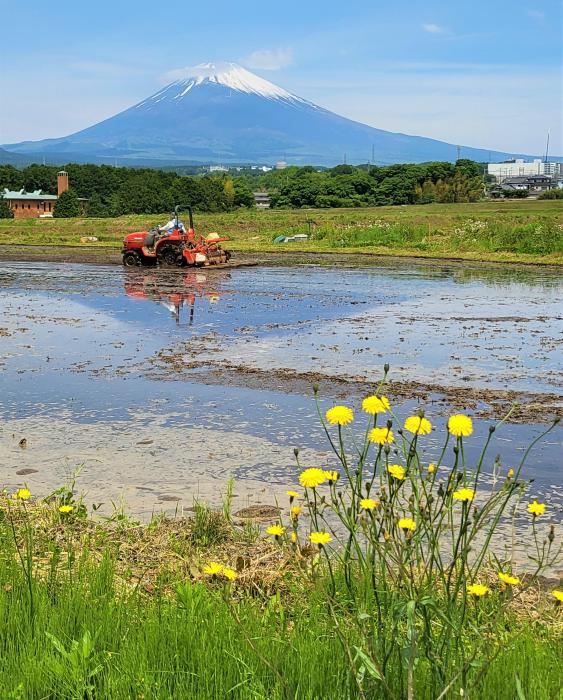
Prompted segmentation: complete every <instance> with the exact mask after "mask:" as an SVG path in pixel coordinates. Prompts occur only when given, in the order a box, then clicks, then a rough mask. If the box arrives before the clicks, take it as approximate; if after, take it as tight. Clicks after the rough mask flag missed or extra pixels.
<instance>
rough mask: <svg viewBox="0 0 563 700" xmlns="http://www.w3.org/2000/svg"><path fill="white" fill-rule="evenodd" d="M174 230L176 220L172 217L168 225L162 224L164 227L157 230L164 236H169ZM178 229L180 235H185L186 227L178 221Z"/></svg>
mask: <svg viewBox="0 0 563 700" xmlns="http://www.w3.org/2000/svg"><path fill="white" fill-rule="evenodd" d="M175 228H176V218H175V217H172V218H171V219H170V221H169V222H168V223H166V224H164V226H159V227H158V230H159V232H160V233H162V234H163V235H164V236H169V235H170V234H171V233H172V231H174V229H175ZM178 229H179V230H180V231H181V232H182V233H186V227H185V226H184V224H183V223H182V222H181V221H178Z"/></svg>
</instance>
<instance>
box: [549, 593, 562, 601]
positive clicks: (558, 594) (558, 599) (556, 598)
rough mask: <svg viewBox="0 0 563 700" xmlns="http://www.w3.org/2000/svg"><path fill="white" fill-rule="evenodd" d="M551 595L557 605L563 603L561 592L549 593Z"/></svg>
mask: <svg viewBox="0 0 563 700" xmlns="http://www.w3.org/2000/svg"><path fill="white" fill-rule="evenodd" d="M551 595H552V596H553V597H554V598H555V600H556V601H557V602H558V603H563V591H558V590H555V591H551Z"/></svg>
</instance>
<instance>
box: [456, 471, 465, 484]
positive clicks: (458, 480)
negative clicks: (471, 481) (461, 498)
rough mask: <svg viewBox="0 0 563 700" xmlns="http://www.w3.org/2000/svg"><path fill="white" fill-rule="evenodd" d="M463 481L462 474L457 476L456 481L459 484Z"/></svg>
mask: <svg viewBox="0 0 563 700" xmlns="http://www.w3.org/2000/svg"><path fill="white" fill-rule="evenodd" d="M462 479H463V474H462V473H461V472H460V473H459V474H457V475H456V481H457V482H458V483H459V482H460V481H461V480H462Z"/></svg>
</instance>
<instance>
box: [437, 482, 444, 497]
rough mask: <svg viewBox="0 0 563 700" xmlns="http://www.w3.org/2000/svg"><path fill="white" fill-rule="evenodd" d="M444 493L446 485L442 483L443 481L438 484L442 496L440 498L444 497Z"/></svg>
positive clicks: (439, 494)
mask: <svg viewBox="0 0 563 700" xmlns="http://www.w3.org/2000/svg"><path fill="white" fill-rule="evenodd" d="M444 495H445V491H444V485H443V484H442V482H440V485H439V486H438V496H440V498H444Z"/></svg>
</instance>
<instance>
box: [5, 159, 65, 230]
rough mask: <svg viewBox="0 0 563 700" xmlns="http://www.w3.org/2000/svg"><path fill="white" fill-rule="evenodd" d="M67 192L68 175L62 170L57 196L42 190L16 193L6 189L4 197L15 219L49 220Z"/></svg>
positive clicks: (59, 174)
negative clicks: (59, 200) (60, 197)
mask: <svg viewBox="0 0 563 700" xmlns="http://www.w3.org/2000/svg"><path fill="white" fill-rule="evenodd" d="M66 190H68V173H67V172H65V171H64V170H61V171H60V172H58V173H57V194H44V193H43V192H41V190H35V191H34V192H26V191H25V190H19V192H15V191H10V190H8V189H5V190H4V192H2V197H3V199H5V200H6V201H7V202H8V206H9V207H10V209H11V210H12V212H13V213H14V218H15V219H37V218H49V217H51V216H53V209H54V208H55V202H56V201H57V199H58V198H59V196H60V195H61V194H62V193H63V192H66Z"/></svg>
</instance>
